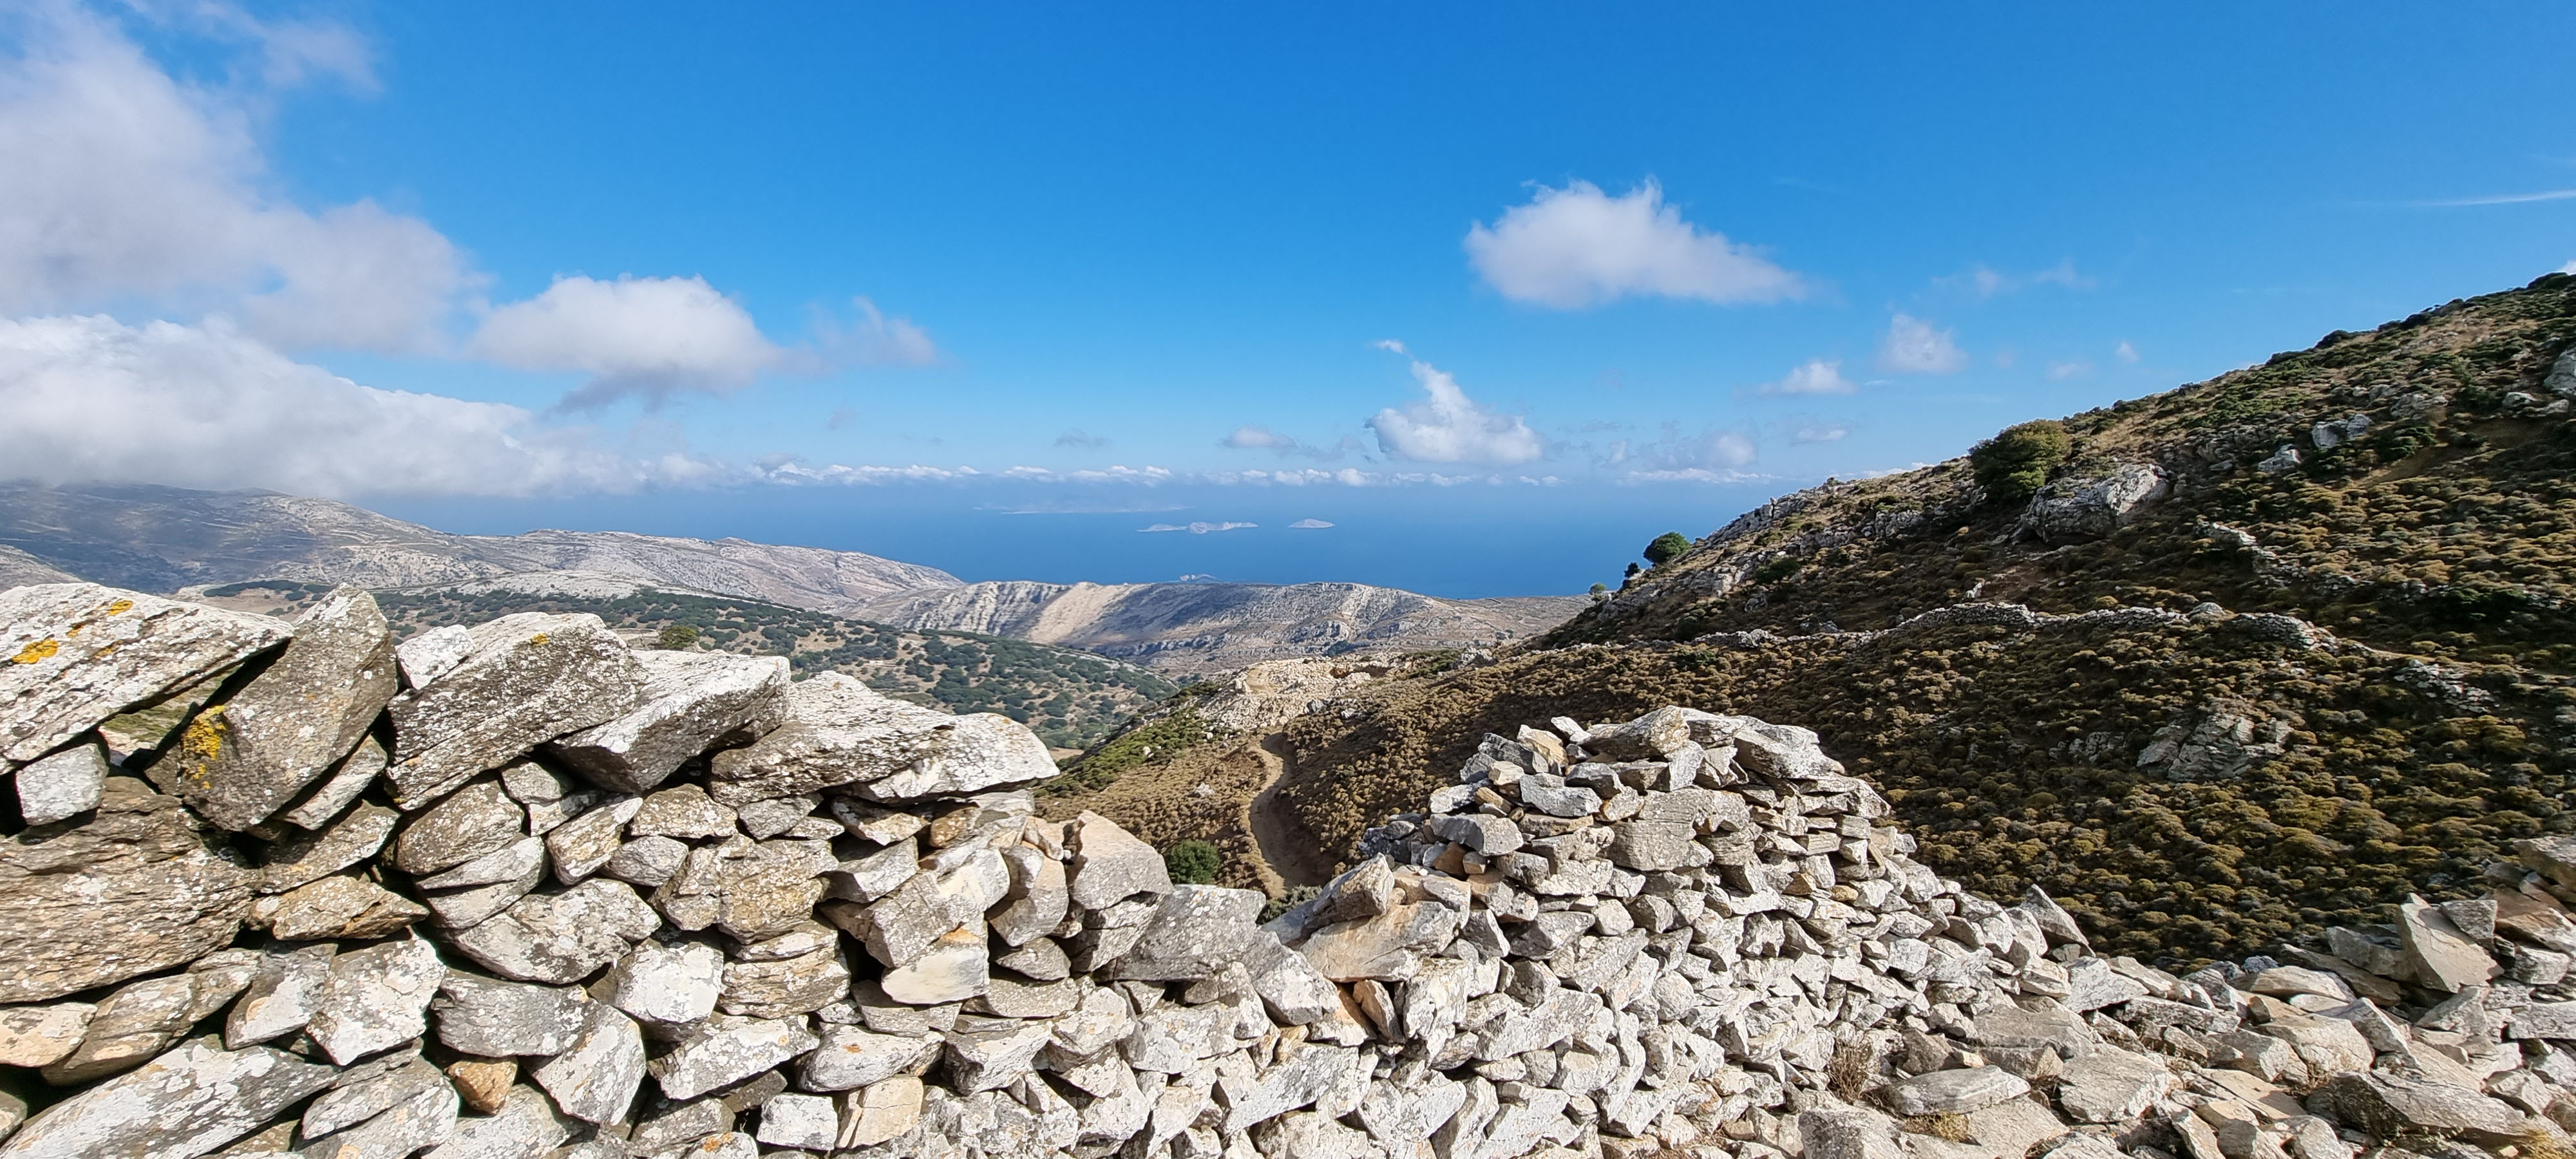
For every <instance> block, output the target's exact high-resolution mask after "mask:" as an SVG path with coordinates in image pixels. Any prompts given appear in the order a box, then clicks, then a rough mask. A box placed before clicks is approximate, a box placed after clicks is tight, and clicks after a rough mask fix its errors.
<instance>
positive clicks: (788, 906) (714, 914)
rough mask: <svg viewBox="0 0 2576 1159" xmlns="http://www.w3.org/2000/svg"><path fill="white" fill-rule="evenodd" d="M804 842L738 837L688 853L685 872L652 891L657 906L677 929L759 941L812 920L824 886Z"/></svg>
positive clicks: (681, 869)
mask: <svg viewBox="0 0 2576 1159" xmlns="http://www.w3.org/2000/svg"><path fill="white" fill-rule="evenodd" d="M800 844H801V843H799V842H765V843H764V842H755V841H753V840H752V839H750V838H748V837H736V838H734V839H733V840H731V841H727V842H725V843H724V844H722V845H714V846H708V847H705V848H701V849H694V850H691V851H690V852H689V856H688V858H687V860H685V861H683V862H681V864H680V872H678V873H677V874H674V875H672V877H671V879H670V880H669V881H666V882H663V883H662V886H661V888H659V889H656V890H654V891H653V906H654V908H655V909H658V910H660V911H662V916H663V917H665V918H667V919H669V920H670V923H671V924H672V925H674V926H677V927H679V928H680V929H684V930H703V929H706V928H708V927H710V926H713V927H715V928H717V929H721V930H723V931H724V932H726V933H728V934H732V935H733V936H734V937H736V938H740V939H742V940H744V941H757V940H759V939H761V938H764V937H767V936H769V935H771V934H774V933H777V932H779V931H781V930H785V929H787V928H788V927H790V926H793V925H795V924H796V923H798V922H802V921H806V920H809V919H810V918H811V917H812V916H813V912H814V904H815V903H816V902H819V901H821V900H823V882H822V880H821V878H819V877H817V876H816V875H815V872H814V866H813V865H812V863H810V862H809V861H807V860H805V858H804V855H803V852H802V851H801V850H799V849H795V848H789V847H790V846H796V845H800Z"/></svg>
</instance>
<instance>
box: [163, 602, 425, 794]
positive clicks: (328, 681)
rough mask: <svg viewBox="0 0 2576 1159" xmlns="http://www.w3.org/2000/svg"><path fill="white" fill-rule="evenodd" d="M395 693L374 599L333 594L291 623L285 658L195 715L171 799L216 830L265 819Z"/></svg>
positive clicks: (347, 746)
mask: <svg viewBox="0 0 2576 1159" xmlns="http://www.w3.org/2000/svg"><path fill="white" fill-rule="evenodd" d="M395 685H396V673H395V670H394V638H393V632H392V629H390V628H389V627H388V626H387V625H386V624H385V616H384V613H383V612H382V611H380V610H378V609H377V607H376V598H375V597H374V596H371V595H368V594H367V593H366V591H365V589H363V588H353V587H343V588H339V589H337V590H334V591H333V592H331V594H329V595H327V596H324V597H323V598H321V599H320V600H317V601H315V602H314V604H313V606H312V607H311V608H309V609H307V610H306V611H305V613H304V614H303V615H301V616H298V617H296V619H295V638H294V639H293V640H292V641H290V642H289V643H288V644H287V646H286V649H285V651H283V652H281V653H279V654H278V656H277V657H276V659H274V660H271V661H269V662H268V663H267V664H266V665H264V666H262V667H261V668H260V669H259V671H258V674H257V675H255V676H253V677H251V678H250V681H249V682H248V683H246V684H243V685H242V686H241V687H239V688H237V689H233V690H232V691H231V692H230V694H229V695H227V696H225V697H224V699H223V701H222V702H221V703H219V704H209V705H207V706H206V707H205V708H204V709H203V710H201V711H200V712H199V713H198V723H197V724H195V725H192V726H190V729H189V733H188V737H189V741H190V743H188V744H185V745H182V746H180V749H179V753H178V793H179V796H180V797H182V798H184V799H185V800H186V801H187V802H188V805H189V807H191V808H193V809H195V810H196V811H197V814H198V815H199V816H201V817H204V818H205V819H207V820H208V821H212V822H214V823H215V824H216V825H219V826H221V827H223V828H226V829H232V830H241V829H247V828H249V827H251V826H252V825H255V824H258V823H259V822H261V821H265V820H267V819H268V818H269V816H270V815H271V814H274V813H276V812H277V811H278V810H280V809H283V808H285V807H286V806H287V805H289V804H291V803H293V802H294V800H295V799H296V797H298V796H300V795H301V794H302V793H303V792H304V789H305V787H306V786H308V785H310V784H312V783H313V782H314V781H315V780H318V779H320V778H321V776H322V775H323V774H324V773H326V772H329V771H330V769H331V767H332V766H333V765H335V764H338V763H339V761H340V759H341V758H342V757H345V756H348V755H349V751H350V750H351V749H354V748H356V747H357V746H358V741H359V740H360V739H361V738H363V737H365V736H366V734H367V729H368V727H369V726H371V725H373V724H374V723H375V721H376V715H377V714H378V713H381V712H383V711H384V709H385V704H386V702H388V701H390V700H392V699H393V695H394V690H395Z"/></svg>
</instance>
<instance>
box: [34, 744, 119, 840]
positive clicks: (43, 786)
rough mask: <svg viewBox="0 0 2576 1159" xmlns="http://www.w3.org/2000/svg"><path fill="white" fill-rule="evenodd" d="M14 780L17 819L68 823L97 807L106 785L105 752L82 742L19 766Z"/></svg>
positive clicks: (39, 822)
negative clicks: (16, 781) (16, 791)
mask: <svg viewBox="0 0 2576 1159" xmlns="http://www.w3.org/2000/svg"><path fill="white" fill-rule="evenodd" d="M17 778H18V817H19V819H20V820H23V821H25V822H26V823H27V824H29V825H51V824H53V823H54V822H56V821H65V820H69V819H71V818H73V817H77V816H80V815H81V814H83V813H86V812H89V811H90V810H92V809H95V808H98V797H99V794H100V793H101V792H102V791H104V790H105V788H106V786H107V752H106V750H104V749H102V748H100V747H99V745H98V742H96V741H83V742H81V743H80V744H76V745H73V746H72V747H70V748H67V749H64V750H62V751H61V752H58V753H55V754H53V755H52V756H47V757H39V758H37V759H36V761H35V762H34V763H32V764H29V765H25V766H22V767H21V768H19V770H18V774H17Z"/></svg>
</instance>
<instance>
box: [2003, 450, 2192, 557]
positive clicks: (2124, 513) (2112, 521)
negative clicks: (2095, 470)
mask: <svg viewBox="0 0 2576 1159" xmlns="http://www.w3.org/2000/svg"><path fill="white" fill-rule="evenodd" d="M2172 491H2173V488H2172V484H2171V482H2170V481H2169V480H2168V479H2166V477H2165V473H2164V470H2163V469H2162V468H2160V467H2157V466H2156V465H2155V464H2153V463H2123V464H2121V465H2120V466H2118V467H2115V468H2113V469H2112V470H2111V471H2110V472H2109V473H2107V474H2103V475H2096V476H2091V477H2087V478H2082V479H2059V480H2057V481H2055V482H2052V483H2050V484H2048V485H2047V486H2045V487H2042V488H2040V489H2039V493H2038V494H2036V495H2033V496H2031V498H2030V505H2029V506H2028V507H2025V508H2023V509H2022V514H2021V527H2022V530H2024V531H2026V532H2029V533H2030V534H2032V535H2036V536H2038V537H2039V538H2040V539H2042V540H2045V541H2046V542H2049V543H2077V542H2082V541H2084V540H2089V539H2100V538H2103V537H2104V536H2107V535H2109V534H2111V533H2112V532H2114V531H2118V530H2119V529H2120V528H2121V526H2122V525H2124V524H2126V523H2128V522H2129V521H2130V520H2131V519H2133V518H2135V517H2136V515H2137V512H2138V511H2139V509H2141V508H2144V507H2146V506H2149V505H2151V504H2154V503H2156V502H2158V501H2161V500H2162V499H2164V497H2165V496H2167V495H2169V494H2171V493H2172Z"/></svg>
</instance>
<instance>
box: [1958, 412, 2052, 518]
mask: <svg viewBox="0 0 2576 1159" xmlns="http://www.w3.org/2000/svg"><path fill="white" fill-rule="evenodd" d="M2074 449H2075V440H2074V439H2073V438H2072V437H2070V436H2068V435H2067V433H2066V424H2064V423H2061V422H2059V421H2057V420H2056V419H2036V420H2033V421H2031V422H2026V423H2016V424H2014V425H2012V426H2008V427H2005V428H2004V429H2003V430H2001V431H1999V432H1997V433H1996V434H1995V437H1993V438H1991V439H1987V440H1986V441H1984V442H1982V443H1979V444H1977V445H1976V446H1975V447H1973V448H1971V449H1970V450H1969V451H1968V465H1969V466H1970V467H1971V468H1973V469H1974V470H1975V471H1976V475H1977V486H1979V487H1983V488H1985V491H1986V497H1987V498H1988V499H1993V500H1996V501H1998V502H2003V503H2018V502H2020V501H2022V500H2024V499H2028V498H2030V497H2031V496H2032V495H2034V494H2036V493H2038V491H2039V489H2040V487H2041V486H2043V485H2045V484H2046V483H2047V482H2048V473H2049V472H2051V471H2054V470H2056V469H2057V468H2058V466H2059V465H2060V464H2062V463H2064V462H2066V457H2067V455H2068V454H2070V453H2071V452H2073V451H2074Z"/></svg>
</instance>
